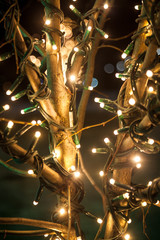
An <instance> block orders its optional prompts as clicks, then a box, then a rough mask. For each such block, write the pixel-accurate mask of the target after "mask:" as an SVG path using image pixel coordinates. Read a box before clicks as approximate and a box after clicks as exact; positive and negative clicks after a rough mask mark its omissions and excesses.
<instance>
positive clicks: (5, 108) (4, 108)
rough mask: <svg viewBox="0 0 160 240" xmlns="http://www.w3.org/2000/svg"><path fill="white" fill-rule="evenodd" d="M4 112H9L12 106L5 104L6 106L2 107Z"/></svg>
mask: <svg viewBox="0 0 160 240" xmlns="http://www.w3.org/2000/svg"><path fill="white" fill-rule="evenodd" d="M2 108H3V110H4V111H7V110H9V109H10V106H9V105H8V104H5V105H4V106H2Z"/></svg>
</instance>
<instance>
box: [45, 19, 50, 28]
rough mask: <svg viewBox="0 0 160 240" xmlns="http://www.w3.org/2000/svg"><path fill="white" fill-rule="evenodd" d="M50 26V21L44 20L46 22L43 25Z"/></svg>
mask: <svg viewBox="0 0 160 240" xmlns="http://www.w3.org/2000/svg"><path fill="white" fill-rule="evenodd" d="M50 24H51V19H49V18H48V19H46V21H45V25H47V26H48V25H50Z"/></svg>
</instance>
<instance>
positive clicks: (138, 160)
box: [133, 155, 141, 163]
mask: <svg viewBox="0 0 160 240" xmlns="http://www.w3.org/2000/svg"><path fill="white" fill-rule="evenodd" d="M133 161H134V162H135V163H139V162H140V161H141V158H140V156H138V155H136V156H135V157H134V158H133Z"/></svg>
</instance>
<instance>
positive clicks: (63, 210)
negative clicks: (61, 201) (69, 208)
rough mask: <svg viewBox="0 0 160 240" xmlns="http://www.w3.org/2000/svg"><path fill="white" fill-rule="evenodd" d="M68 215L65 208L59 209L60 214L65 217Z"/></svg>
mask: <svg viewBox="0 0 160 240" xmlns="http://www.w3.org/2000/svg"><path fill="white" fill-rule="evenodd" d="M65 213H66V210H65V209H64V208H60V209H59V214H60V215H61V216H63V215H64V214H65Z"/></svg>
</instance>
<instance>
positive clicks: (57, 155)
mask: <svg viewBox="0 0 160 240" xmlns="http://www.w3.org/2000/svg"><path fill="white" fill-rule="evenodd" d="M60 156H61V151H60V149H55V151H54V152H53V157H56V158H60Z"/></svg>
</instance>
